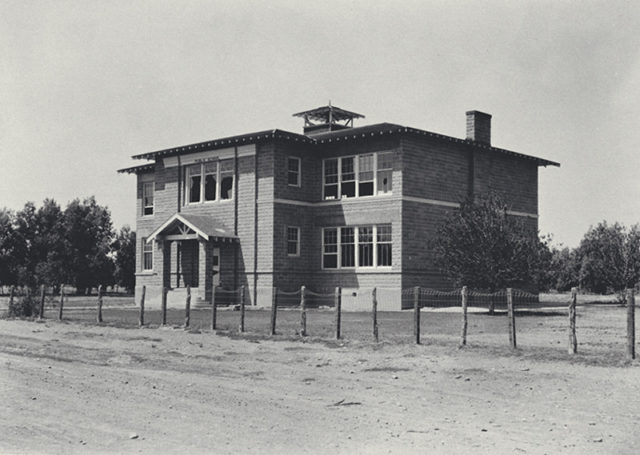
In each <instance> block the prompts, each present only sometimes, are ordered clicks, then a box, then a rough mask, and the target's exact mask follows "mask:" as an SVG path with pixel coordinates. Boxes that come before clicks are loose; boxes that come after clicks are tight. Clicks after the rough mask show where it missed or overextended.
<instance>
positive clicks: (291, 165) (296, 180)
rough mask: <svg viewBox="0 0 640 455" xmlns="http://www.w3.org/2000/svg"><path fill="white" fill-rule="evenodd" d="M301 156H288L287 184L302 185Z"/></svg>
mask: <svg viewBox="0 0 640 455" xmlns="http://www.w3.org/2000/svg"><path fill="white" fill-rule="evenodd" d="M300 164H301V160H300V158H296V157H294V156H290V157H289V158H287V184H288V185H289V186H300V180H301V179H300Z"/></svg>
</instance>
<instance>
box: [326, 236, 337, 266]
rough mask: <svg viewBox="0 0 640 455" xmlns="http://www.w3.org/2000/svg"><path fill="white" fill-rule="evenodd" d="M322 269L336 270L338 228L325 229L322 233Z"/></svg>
mask: <svg viewBox="0 0 640 455" xmlns="http://www.w3.org/2000/svg"><path fill="white" fill-rule="evenodd" d="M322 267H323V268H325V269H336V268H338V228H326V229H323V232H322Z"/></svg>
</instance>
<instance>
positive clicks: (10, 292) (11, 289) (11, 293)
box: [9, 285, 15, 308]
mask: <svg viewBox="0 0 640 455" xmlns="http://www.w3.org/2000/svg"><path fill="white" fill-rule="evenodd" d="M14 292H15V287H14V286H13V285H11V288H9V308H11V307H12V306H13V294H14Z"/></svg>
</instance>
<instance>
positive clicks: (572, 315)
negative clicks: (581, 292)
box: [569, 288, 578, 354]
mask: <svg viewBox="0 0 640 455" xmlns="http://www.w3.org/2000/svg"><path fill="white" fill-rule="evenodd" d="M577 301H578V288H571V301H570V302H569V354H575V353H577V352H578V340H577V338H576V303H577Z"/></svg>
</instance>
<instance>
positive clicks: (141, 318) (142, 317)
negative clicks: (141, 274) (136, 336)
mask: <svg viewBox="0 0 640 455" xmlns="http://www.w3.org/2000/svg"><path fill="white" fill-rule="evenodd" d="M146 294H147V286H145V285H143V286H142V295H141V296H140V316H139V318H138V325H139V326H140V327H143V326H144V299H145V297H146Z"/></svg>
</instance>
